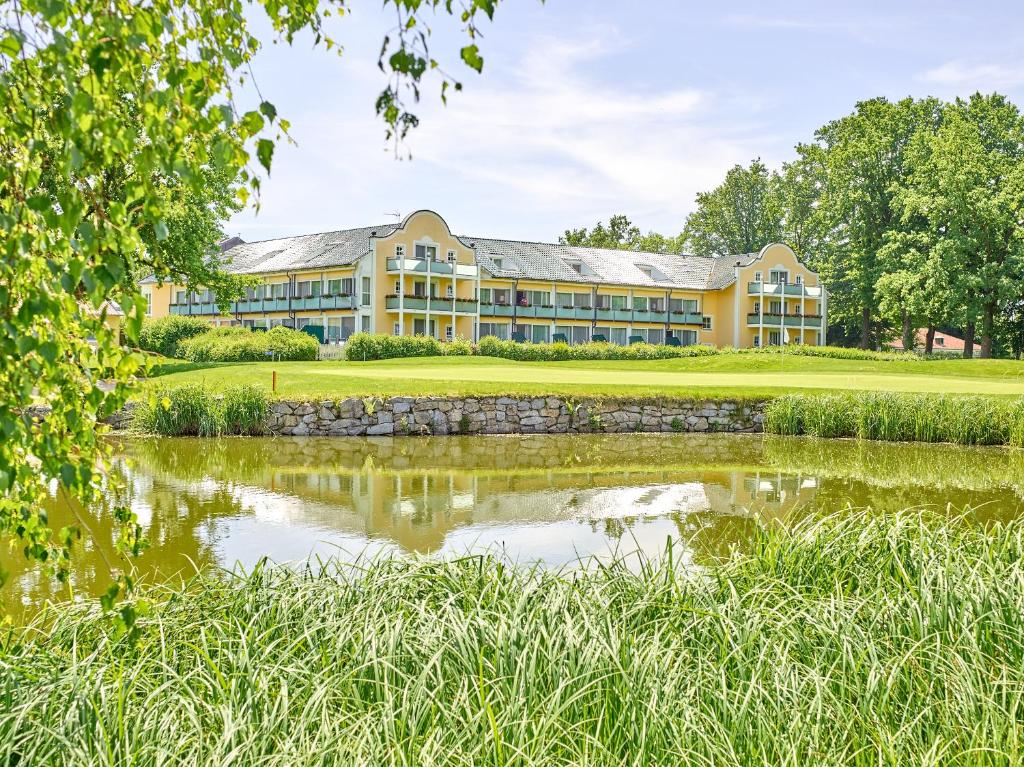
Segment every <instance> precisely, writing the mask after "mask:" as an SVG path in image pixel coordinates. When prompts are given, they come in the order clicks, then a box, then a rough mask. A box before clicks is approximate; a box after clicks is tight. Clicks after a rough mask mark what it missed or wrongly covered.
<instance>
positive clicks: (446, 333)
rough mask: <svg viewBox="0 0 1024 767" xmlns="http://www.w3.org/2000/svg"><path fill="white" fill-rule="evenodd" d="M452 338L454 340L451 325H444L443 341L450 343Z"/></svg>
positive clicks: (453, 331) (453, 330)
mask: <svg viewBox="0 0 1024 767" xmlns="http://www.w3.org/2000/svg"><path fill="white" fill-rule="evenodd" d="M453 338H455V328H453V327H452V326H451V325H445V326H444V340H445V341H451V340H452V339H453Z"/></svg>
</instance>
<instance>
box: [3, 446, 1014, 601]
mask: <svg viewBox="0 0 1024 767" xmlns="http://www.w3.org/2000/svg"><path fill="white" fill-rule="evenodd" d="M117 454H118V459H117V461H116V463H115V466H114V471H115V472H116V473H117V475H119V476H120V477H121V478H122V479H123V484H124V486H125V490H124V491H123V492H124V502H127V503H128V504H130V506H131V508H132V509H133V510H134V511H135V513H136V514H137V515H138V518H139V521H140V523H141V525H142V527H143V530H144V531H145V535H146V537H147V538H148V539H149V541H150V544H151V545H150V547H149V548H148V549H147V551H146V552H145V553H144V554H143V555H142V556H141V557H139V558H138V559H137V560H136V565H137V567H138V572H139V574H140V575H141V576H142V577H143V578H144V579H145V580H148V581H150V582H152V581H154V580H163V581H168V580H174V579H176V578H179V577H181V576H182V575H188V574H190V573H192V572H194V571H195V568H197V567H210V566H213V567H219V568H225V569H231V568H234V567H236V566H241V567H243V568H251V567H252V566H253V565H254V564H255V563H256V562H258V561H259V560H260V558H262V557H269V558H270V559H271V560H273V561H276V562H292V563H294V562H299V563H301V562H305V561H306V560H307V558H309V557H313V558H317V557H320V558H325V557H343V558H346V559H354V558H356V557H359V556H366V555H376V554H386V553H395V552H413V553H417V554H423V555H440V556H454V555H460V554H465V553H467V552H472V553H479V552H482V551H490V552H493V553H496V554H498V555H500V556H504V557H506V558H508V559H510V560H513V561H516V562H536V561H540V562H542V563H544V564H547V565H551V566H564V565H572V564H574V563H576V562H578V561H579V559H580V558H588V557H597V558H604V559H608V558H610V557H615V556H627V557H628V556H632V555H634V553H635V552H637V551H640V552H643V553H644V554H646V555H648V556H652V557H656V556H658V555H660V554H661V553H662V552H663V551H664V550H665V548H666V543H667V541H668V540H669V539H672V540H673V541H674V542H675V543H674V550H675V552H676V556H677V557H678V558H680V559H681V560H682V561H684V562H690V563H693V564H695V565H700V564H703V563H708V562H711V561H713V560H714V559H715V558H717V557H721V556H725V555H727V554H728V553H729V552H730V551H732V550H733V549H734V548H736V547H740V548H742V546H743V545H744V540H745V539H746V537H747V536H748V535H749V533H750V531H751V529H752V528H753V526H754V525H755V523H756V522H757V521H758V520H779V521H781V522H783V523H786V522H788V521H791V520H793V519H795V518H797V517H799V516H800V515H804V514H809V513H816V512H820V511H832V510H836V509H841V508H844V507H847V506H854V507H870V508H872V509H875V510H878V511H887V510H897V509H903V508H907V507H927V508H931V509H934V510H937V511H939V512H941V513H944V514H957V513H961V512H963V511H967V510H969V511H970V514H971V516H972V518H976V519H978V520H979V521H982V522H986V521H991V520H1000V519H1009V518H1011V517H1013V516H1016V515H1018V514H1020V513H1021V512H1022V510H1024V451H1020V450H1017V451H1012V450H1003V449H991V448H964V447H953V446H948V445H902V444H900V445H894V444H885V443H871V442H855V441H841V440H833V441H824V440H822V441H818V440H810V439H803V438H786V437H760V436H737V435H640V434H638V435H614V436H612V435H609V436H600V435H586V436H582V435H581V436H566V435H558V436H505V437H480V436H477V437H435V438H395V439H386V438H375V439H364V438H345V439H339V438H323V439H318V438H267V439H252V438H250V439H244V438H226V439H209V440H198V439H166V438H161V439H125V440H122V441H120V442H119V443H118V452H117ZM112 502H113V499H109V498H108V503H104V504H102V505H101V508H96V509H90V510H89V511H88V512H85V511H83V510H81V509H76V508H74V507H73V506H70V505H68V504H66V503H64V504H61V503H58V502H57V500H56V499H55V500H54V501H53V502H52V503H51V506H50V508H49V509H48V511H49V514H50V520H51V524H52V525H53V526H54V527H55V528H59V527H61V526H62V525H69V524H77V525H79V526H80V527H82V528H87V529H88V531H89V533H87V534H86V535H85V536H84V538H83V546H82V547H81V548H79V550H78V551H77V552H76V559H75V562H74V571H73V577H72V579H71V582H70V583H69V584H65V585H61V584H58V583H55V582H54V581H53V580H52V579H51V578H49V577H48V576H47V575H46V574H45V573H44V572H43V571H41V570H40V569H39V568H36V567H32V566H27V565H26V563H25V561H24V560H23V559H22V558H21V556H20V554H18V553H13V554H12V553H11V552H8V551H3V552H0V566H3V567H4V568H5V569H7V570H8V571H10V573H11V578H10V580H9V582H8V583H7V585H6V587H5V588H4V590H3V591H4V593H3V597H4V599H5V601H6V602H7V605H8V608H11V607H14V611H15V612H17V610H18V607H17V605H18V604H20V605H21V606H22V607H21V609H31V608H32V607H33V606H35V605H38V604H39V603H40V602H41V601H42V600H45V599H49V598H66V597H68V596H71V597H73V598H83V597H85V596H88V595H91V594H95V593H96V592H97V590H98V589H101V588H103V587H105V586H106V585H107V584H108V583H109V576H108V573H109V572H110V567H111V566H112V565H113V566H117V565H118V561H117V557H116V556H115V553H114V549H113V528H112V524H111V514H110V509H109V504H110V503H112ZM11 602H13V603H14V605H12V604H11Z"/></svg>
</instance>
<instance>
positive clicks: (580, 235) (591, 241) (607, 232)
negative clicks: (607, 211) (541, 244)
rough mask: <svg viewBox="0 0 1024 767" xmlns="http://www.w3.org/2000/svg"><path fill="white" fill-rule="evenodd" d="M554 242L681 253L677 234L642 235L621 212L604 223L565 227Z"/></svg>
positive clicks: (647, 251) (681, 242) (650, 233)
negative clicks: (572, 227)
mask: <svg viewBox="0 0 1024 767" xmlns="http://www.w3.org/2000/svg"><path fill="white" fill-rule="evenodd" d="M558 241H559V242H560V243H561V244H563V245H573V246H576V247H587V248H610V249H612V250H632V251H637V252H643V253H681V252H682V244H683V240H682V236H681V235H680V236H678V237H666V236H664V235H662V234H658V233H657V232H648V233H647V234H643V233H642V232H641V231H640V227H638V226H635V225H634V224H633V223H632V222H631V221H630V220H629V218H627V217H626V216H624V215H621V214H620V215H617V216H612V217H611V218H609V219H608V226H605V225H604V223H603V222H601V221H598V222H597V224H595V225H594V228H593V229H587V228H586V227H583V228H582V229H566V230H565V234H563V235H562V236H561V237H559V238H558Z"/></svg>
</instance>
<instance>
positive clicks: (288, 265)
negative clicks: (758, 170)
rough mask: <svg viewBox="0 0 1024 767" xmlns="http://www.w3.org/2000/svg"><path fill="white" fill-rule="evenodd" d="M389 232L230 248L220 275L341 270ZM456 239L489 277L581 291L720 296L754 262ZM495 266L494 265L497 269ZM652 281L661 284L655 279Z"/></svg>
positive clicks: (375, 229)
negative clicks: (602, 288) (584, 287)
mask: <svg viewBox="0 0 1024 767" xmlns="http://www.w3.org/2000/svg"><path fill="white" fill-rule="evenodd" d="M397 228H398V224H384V225H382V226H368V227H363V228H360V229H344V230H341V231H337V232H323V233H320V234H308V235H300V236H297V237H284V238H281V239H277V240H263V241H261V242H247V243H243V244H240V245H236V246H234V247H233V248H230V249H229V250H228V251H227V252H226V253H225V254H224V259H225V267H226V268H227V269H228V270H230V271H232V272H235V273H240V274H267V273H273V272H285V271H297V270H304V269H327V268H330V267H334V266H347V265H350V264H352V263H354V262H355V261H356V260H358V259H359V258H360V257H362V256H364V255H366V254H367V253H369V252H370V238H371V236H373V234H376V235H377V236H378V237H386V236H388V235H390V234H391V233H393V232H394V231H395V229H397ZM459 239H460V240H461V241H462V242H464V243H466V244H467V245H470V246H473V247H474V248H475V249H476V255H477V262H478V263H479V264H480V266H482V267H483V268H484V269H485V270H486V271H487V272H489V273H491V274H493V275H494V276H495V277H504V278H510V279H515V278H518V279H534V280H545V281H546V280H551V281H558V282H579V283H583V284H592V283H598V284H601V283H605V284H612V285H634V286H637V287H662V288H683V289H706V288H713V289H715V288H722V287H725V286H727V285H729V284H730V283H731V282H732V281H733V279H734V271H733V270H734V267H735V266H736V264H737V262H741V263H743V264H747V263H750V261H751V260H753V258H755V257H756V254H746V255H742V256H720V257H711V256H692V255H677V254H674V253H636V252H632V251H626V250H611V249H607V248H579V247H573V246H569V245H555V244H549V243H540V242H521V241H518V240H495V239H490V238H487V237H466V236H460V237H459ZM495 259H500V260H501V268H498V266H497V265H496V263H495ZM570 262H571V263H578V264H580V265H581V267H582V271H583V273H582V274H581V273H580V272H577V271H576V270H575V269H574V268H573V267H572V266H570ZM642 267H650V268H652V269H653V270H654V275H655V278H652V277H650V276H648V275H647V274H646V273H645V272H644V271H643V269H642ZM659 273H660V275H663V276H664V277H665V279H656V277H658V276H659Z"/></svg>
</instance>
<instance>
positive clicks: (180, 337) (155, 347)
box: [139, 314, 213, 357]
mask: <svg viewBox="0 0 1024 767" xmlns="http://www.w3.org/2000/svg"><path fill="white" fill-rule="evenodd" d="M212 327H213V326H212V325H210V323H209V322H207V321H206V320H204V319H202V318H200V317H182V316H180V315H176V314H171V315H168V316H167V317H158V318H156V319H146V320H143V322H142V330H141V331H140V332H139V348H140V349H145V350H146V351H149V352H156V353H157V354H162V355H163V356H165V357H177V356H178V344H179V343H180V342H182V341H184V340H185V339H187V338H192V337H194V336H198V335H202V334H203V333H208V332H210V330H211V328H212Z"/></svg>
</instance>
